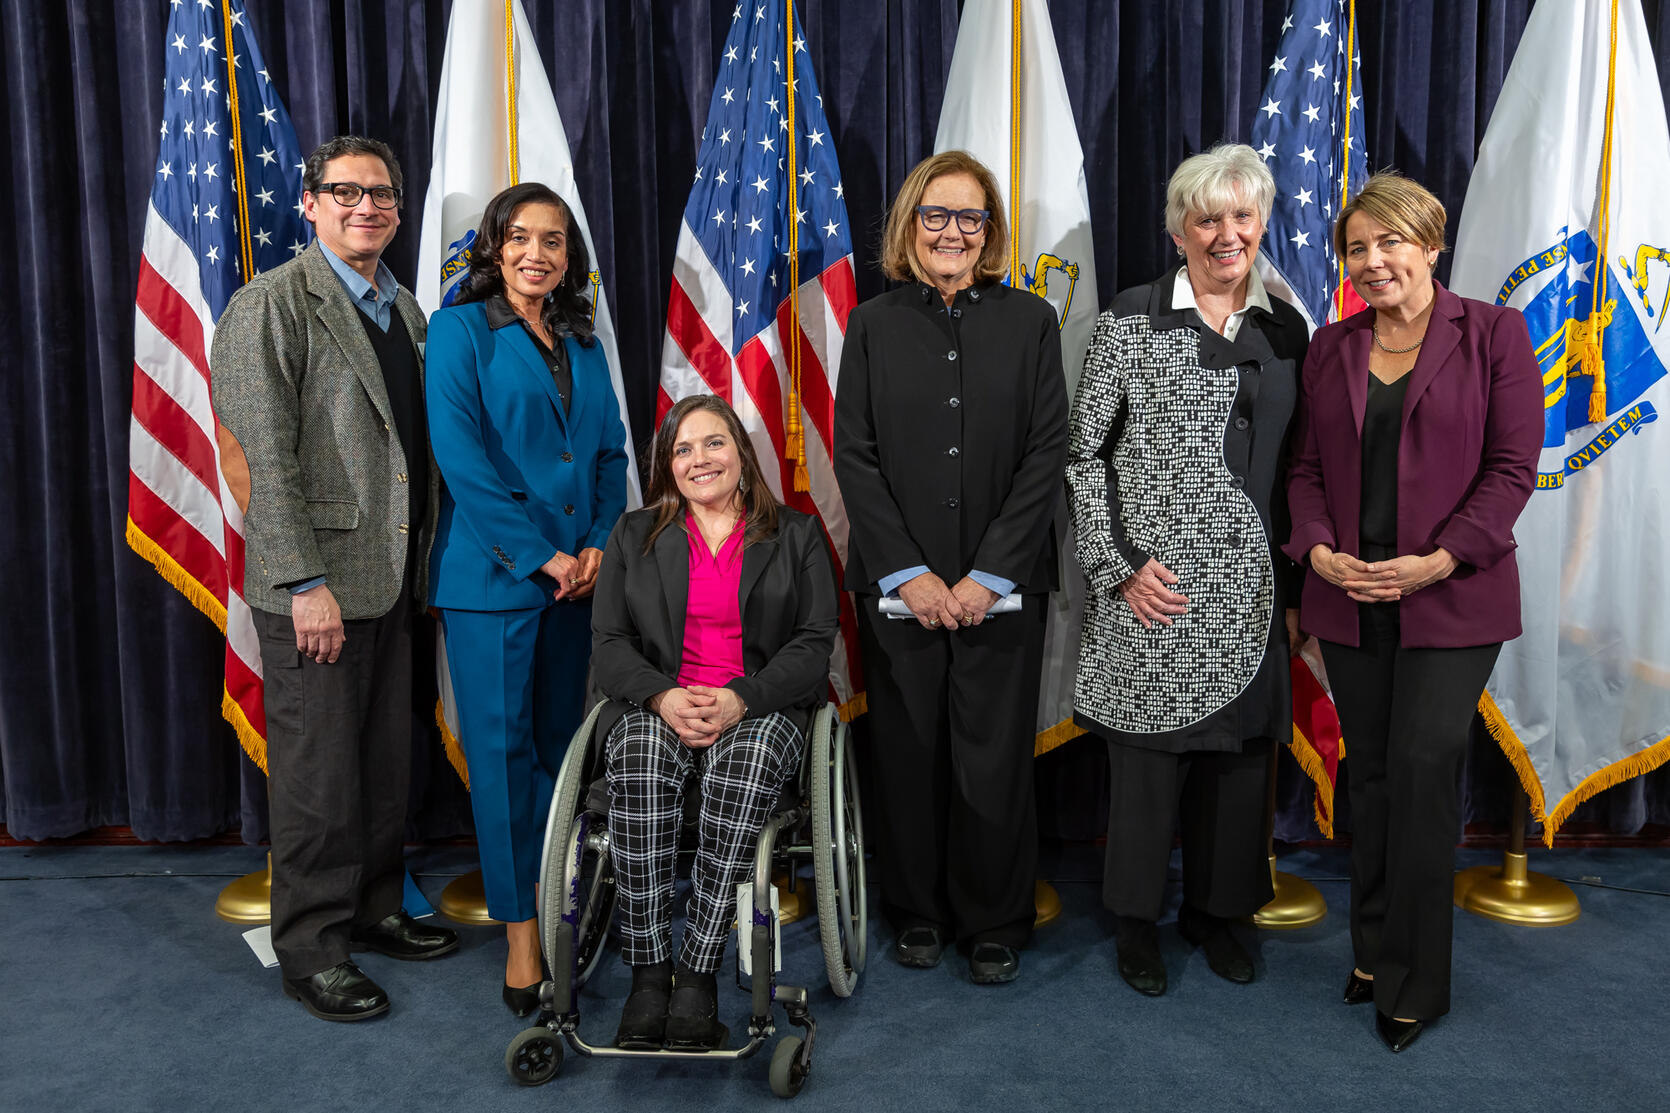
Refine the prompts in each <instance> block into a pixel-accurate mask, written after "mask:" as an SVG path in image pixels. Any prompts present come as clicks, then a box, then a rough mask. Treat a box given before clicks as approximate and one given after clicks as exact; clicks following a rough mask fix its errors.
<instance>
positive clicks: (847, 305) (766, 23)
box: [658, 0, 858, 714]
mask: <svg viewBox="0 0 1670 1113" xmlns="http://www.w3.org/2000/svg"><path fill="white" fill-rule="evenodd" d="M784 8H785V5H784V4H783V3H782V2H781V0H774V2H769V3H760V2H757V0H756V2H753V3H742V4H738V5H737V7H736V10H735V11H734V12H733V13H732V15H731V29H730V33H729V35H727V36H726V39H725V50H724V54H723V55H722V56H721V58H720V62H719V72H718V75H717V77H716V78H715V80H714V87H713V103H712V106H711V107H710V108H709V109H708V116H707V126H706V127H705V128H704V129H703V131H702V144H701V150H700V152H699V153H698V155H697V159H696V180H695V184H694V185H693V186H692V187H691V189H690V201H689V203H688V204H687V205H686V206H685V209H684V224H683V227H682V228H681V229H680V231H679V238H678V251H677V253H676V255H675V257H674V261H673V284H672V293H671V296H670V298H669V302H668V307H667V335H666V340H665V343H664V344H663V346H662V352H663V354H662V359H661V396H660V399H659V407H658V416H661V415H664V414H665V413H666V412H667V410H668V408H670V407H671V406H672V404H673V403H674V402H675V401H677V400H678V399H680V398H683V397H685V396H686V395H690V394H700V393H711V394H717V395H720V396H721V397H723V398H724V399H725V400H726V401H728V402H729V403H730V404H731V405H732V406H733V407H734V408H735V409H736V411H737V415H738V416H739V417H740V418H741V419H742V422H743V425H744V427H745V428H746V429H747V430H748V432H749V434H750V436H751V438H752V440H753V442H754V448H755V451H756V452H757V453H758V454H759V457H760V463H761V466H762V467H763V468H764V470H765V474H766V479H767V481H768V482H770V484H771V486H772V490H773V491H775V492H776V493H777V494H778V496H779V497H780V498H782V499H783V501H784V502H786V503H787V504H788V505H790V506H793V507H795V508H797V509H800V510H804V511H806V512H808V513H812V514H816V515H818V517H819V518H820V519H821V520H822V521H823V524H824V528H825V530H826V531H827V533H828V534H829V537H830V540H831V542H832V544H833V546H834V555H835V560H836V565H837V572H839V566H840V564H841V562H842V560H843V559H844V555H845V553H846V548H847V517H846V511H845V510H844V509H843V508H842V505H841V493H840V490H839V489H838V488H837V487H836V485H835V471H834V466H833V464H832V463H831V460H830V449H831V445H832V441H831V426H832V425H833V422H834V414H835V372H836V369H837V367H838V366H839V364H840V361H841V342H842V339H843V338H844V337H845V335H846V328H847V316H848V315H849V314H850V313H851V312H852V308H853V305H854V303H855V302H856V301H857V289H856V287H855V286H854V284H853V269H852V236H851V232H850V230H849V227H848V224H847V207H846V203H845V201H844V200H842V196H843V190H842V186H841V171H840V167H839V166H837V165H836V162H835V146H834V143H833V141H832V140H831V139H830V136H829V122H828V120H827V119H826V118H825V117H824V113H823V102H822V98H821V97H819V96H818V83H817V80H816V78H814V77H813V76H812V64H811V58H810V56H809V55H808V54H807V52H806V40H805V38H804V36H803V35H802V34H801V32H800V29H799V26H798V21H797V25H796V26H795V28H794V29H793V34H792V38H791V35H790V30H789V27H788V21H787V18H786V14H785V11H784ZM796 278H798V287H796V281H795V280H796ZM791 289H792V290H793V293H794V296H793V297H792V298H791ZM796 353H798V359H799V375H798V383H797V382H795V378H796V376H795V375H794V368H793V367H791V364H792V363H793V362H794V358H793V357H794V356H795V354H796ZM791 418H797V419H798V420H791ZM797 435H798V438H803V445H804V470H799V469H800V455H801V452H800V448H801V444H800V443H797V439H798V438H797ZM773 460H776V461H777V467H776V468H773V467H772V461H773ZM797 471H799V474H798V476H797ZM841 607H842V614H841V626H842V631H843V633H844V634H845V635H846V637H845V639H844V641H845V645H844V647H838V648H837V650H836V653H835V658H834V659H833V660H832V661H831V663H830V681H831V683H832V684H833V686H834V689H835V693H836V697H837V699H838V700H839V701H840V702H842V703H843V704H847V703H848V702H849V701H850V700H851V699H852V694H853V678H854V677H855V676H856V675H857V671H858V670H857V662H856V640H855V629H856V627H855V621H854V620H855V616H854V615H853V614H852V611H851V606H850V602H849V601H848V600H847V599H846V597H845V596H844V595H843V596H842V604H841ZM853 710H856V708H851V709H849V714H850V713H851V711H853Z"/></svg>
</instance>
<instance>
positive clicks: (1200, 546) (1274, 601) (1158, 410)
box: [1067, 271, 1306, 748]
mask: <svg viewBox="0 0 1670 1113" xmlns="http://www.w3.org/2000/svg"><path fill="white" fill-rule="evenodd" d="M1175 274H1176V272H1175V271H1174V272H1172V273H1170V274H1167V275H1166V276H1164V277H1163V278H1161V279H1160V280H1159V281H1157V282H1153V283H1150V284H1148V285H1146V286H1138V287H1133V288H1132V289H1129V290H1126V291H1124V292H1122V293H1121V294H1119V296H1118V297H1116V298H1115V299H1114V301H1113V304H1112V305H1111V306H1110V307H1109V309H1108V310H1107V311H1106V312H1104V313H1103V314H1102V315H1101V317H1100V318H1099V319H1098V320H1097V322H1096V330H1095V332H1094V334H1093V335H1092V336H1091V340H1090V349H1089V352H1088V353H1087V355H1086V357H1085V361H1084V372H1083V374H1082V375H1081V376H1080V378H1079V383H1078V391H1077V394H1076V396H1075V398H1074V402H1073V411H1072V418H1071V421H1070V424H1069V428H1068V442H1067V502H1068V507H1069V509H1070V510H1071V512H1072V519H1073V525H1074V536H1075V539H1076V541H1077V545H1078V559H1079V564H1080V566H1081V567H1082V568H1083V569H1084V573H1085V576H1086V577H1087V578H1088V579H1089V581H1090V587H1091V591H1090V592H1089V594H1088V596H1087V598H1086V601H1085V614H1084V623H1083V626H1082V628H1081V634H1080V648H1079V671H1078V676H1077V679H1076V682H1075V684H1074V690H1073V708H1074V712H1075V716H1076V717H1077V718H1079V719H1081V720H1086V721H1087V725H1089V724H1093V725H1095V726H1097V727H1101V728H1107V729H1111V730H1114V731H1118V732H1122V733H1126V734H1132V735H1157V734H1163V733H1167V732H1175V731H1181V730H1183V729H1184V728H1188V727H1193V726H1196V725H1197V724H1201V723H1202V721H1203V720H1205V719H1206V718H1207V717H1208V716H1211V715H1213V714H1214V713H1216V712H1218V711H1219V710H1221V709H1223V708H1226V707H1228V706H1230V705H1231V703H1232V702H1233V701H1236V700H1237V699H1238V698H1239V697H1241V696H1242V694H1243V693H1248V694H1249V696H1250V697H1255V698H1258V699H1261V700H1262V699H1266V698H1268V699H1269V700H1273V701H1274V702H1275V703H1278V704H1279V703H1280V702H1281V701H1282V700H1285V698H1286V696H1285V679H1286V672H1285V666H1286V654H1285V652H1284V650H1285V642H1286V635H1285V631H1284V628H1283V624H1282V623H1281V622H1280V621H1278V619H1279V617H1280V608H1281V606H1282V604H1283V603H1284V602H1285V599H1286V594H1287V592H1286V589H1287V588H1288V586H1289V585H1291V584H1294V583H1295V582H1296V580H1297V569H1295V568H1293V566H1292V565H1291V564H1290V563H1289V562H1288V561H1287V560H1286V559H1285V558H1282V557H1281V556H1280V554H1279V553H1278V552H1277V550H1276V545H1277V544H1278V543H1279V542H1280V541H1281V540H1282V539H1284V538H1285V537H1286V533H1287V529H1286V524H1287V522H1286V518H1287V515H1286V507H1285V501H1286V500H1285V497H1284V490H1283V478H1284V477H1283V475H1282V474H1281V473H1282V468H1283V466H1284V464H1285V460H1286V456H1287V448H1288V440H1287V438H1288V428H1289V425H1290V423H1291V421H1292V417H1293V411H1294V407H1295V404H1296V402H1297V395H1298V383H1299V368H1300V365H1301V363H1302V361H1303V359H1304V353H1305V346H1306V335H1305V325H1304V321H1303V320H1302V319H1301V318H1300V316H1299V314H1298V312H1297V311H1295V310H1294V309H1293V308H1292V307H1291V306H1289V305H1288V304H1287V303H1286V302H1283V301H1281V300H1280V299H1272V300H1271V310H1270V311H1265V310H1264V309H1262V308H1256V307H1255V308H1252V309H1249V310H1248V312H1247V316H1246V318H1245V320H1244V321H1243V322H1242V324H1241V328H1240V331H1239V332H1238V333H1237V334H1236V338H1235V339H1234V340H1233V341H1231V340H1227V339H1225V338H1224V337H1222V336H1220V335H1218V334H1217V333H1216V332H1213V331H1212V330H1211V329H1210V328H1208V327H1206V325H1205V324H1204V322H1202V321H1201V319H1200V316H1199V314H1198V313H1197V312H1196V311H1195V310H1193V309H1174V308H1172V305H1171V292H1172V288H1173V284H1174V280H1175ZM1150 557H1155V558H1158V559H1159V560H1160V562H1161V563H1163V564H1165V565H1166V566H1167V567H1168V568H1170V569H1171V570H1172V571H1173V572H1175V573H1177V576H1178V578H1179V580H1180V590H1181V591H1182V593H1183V594H1185V595H1187V596H1188V597H1189V607H1188V612H1187V613H1186V614H1184V615H1182V616H1180V617H1179V618H1178V619H1177V620H1176V621H1175V622H1173V624H1172V625H1170V626H1166V625H1163V624H1160V623H1155V624H1154V625H1153V626H1152V627H1144V626H1143V625H1142V624H1141V623H1140V622H1139V621H1138V620H1137V618H1136V616H1135V615H1133V614H1132V613H1131V610H1130V608H1129V607H1128V606H1127V605H1126V603H1125V601H1124V598H1123V597H1122V596H1121V595H1120V593H1119V585H1120V583H1121V582H1123V581H1124V580H1125V579H1127V578H1128V577H1129V576H1131V575H1132V574H1133V573H1135V572H1136V571H1138V570H1139V569H1140V568H1141V567H1142V566H1143V565H1144V564H1146V563H1147V561H1148V559H1149V558H1150ZM1271 654H1274V657H1275V658H1276V660H1275V665H1274V667H1273V668H1266V666H1265V661H1266V658H1267V657H1268V656H1270V655H1271ZM1261 670H1262V671H1263V675H1266V676H1270V677H1274V678H1275V681H1276V686H1277V687H1279V688H1281V689H1282V691H1283V694H1281V695H1279V696H1277V695H1274V694H1272V692H1270V691H1265V690H1264V686H1259V687H1256V688H1255V687H1254V680H1255V678H1257V677H1258V676H1260V675H1261ZM1258 710H1259V711H1260V712H1261V713H1262V712H1263V711H1268V710H1270V709H1269V708H1263V707H1262V706H1261V708H1259V709H1258ZM1276 710H1277V711H1278V712H1279V713H1280V714H1285V709H1282V708H1278V709H1276ZM1236 740H1237V741H1238V740H1239V738H1237V739H1236ZM1179 744H1182V742H1181V740H1179ZM1157 748H1171V747H1170V746H1169V744H1168V745H1166V746H1162V747H1157ZM1191 748H1200V747H1191ZM1208 748H1209V747H1208Z"/></svg>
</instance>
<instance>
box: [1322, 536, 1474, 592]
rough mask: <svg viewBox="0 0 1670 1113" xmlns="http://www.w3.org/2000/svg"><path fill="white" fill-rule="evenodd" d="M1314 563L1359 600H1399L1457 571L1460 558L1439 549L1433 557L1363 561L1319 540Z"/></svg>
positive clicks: (1329, 580) (1326, 575) (1326, 577)
mask: <svg viewBox="0 0 1670 1113" xmlns="http://www.w3.org/2000/svg"><path fill="white" fill-rule="evenodd" d="M1310 566H1311V567H1312V568H1313V569H1315V570H1316V574H1317V575H1318V576H1321V577H1322V578H1323V579H1324V580H1327V581H1328V582H1329V583H1331V584H1333V585H1334V586H1335V587H1337V588H1341V589H1343V590H1344V591H1345V593H1346V595H1348V596H1349V597H1350V598H1351V599H1352V600H1354V601H1356V602H1358V603H1395V602H1397V601H1398V600H1399V599H1402V598H1403V597H1404V596H1406V595H1409V594H1411V593H1413V592H1416V591H1419V590H1420V589H1421V588H1423V587H1426V586H1427V585H1428V584H1432V583H1436V582H1438V581H1439V580H1442V579H1444V578H1445V577H1447V576H1448V575H1449V574H1450V573H1452V572H1454V571H1455V568H1456V559H1455V557H1453V556H1451V555H1450V554H1449V551H1448V550H1446V549H1436V550H1434V551H1433V553H1432V554H1431V555H1430V556H1400V557H1393V558H1392V559H1391V560H1375V561H1362V560H1358V559H1357V558H1356V557H1354V556H1352V555H1351V554H1350V553H1336V552H1335V551H1334V550H1333V549H1332V548H1330V547H1329V546H1327V545H1324V544H1320V543H1318V544H1316V545H1312V546H1311V550H1310Z"/></svg>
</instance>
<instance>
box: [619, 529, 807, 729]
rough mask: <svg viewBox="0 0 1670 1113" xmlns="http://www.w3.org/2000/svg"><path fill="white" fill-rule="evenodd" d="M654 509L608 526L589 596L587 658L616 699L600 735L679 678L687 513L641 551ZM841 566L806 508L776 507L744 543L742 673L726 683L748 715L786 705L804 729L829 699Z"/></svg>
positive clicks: (686, 587)
mask: <svg viewBox="0 0 1670 1113" xmlns="http://www.w3.org/2000/svg"><path fill="white" fill-rule="evenodd" d="M654 522H655V511H654V509H653V508H645V509H642V510H634V511H632V512H631V513H629V514H626V515H624V516H623V517H622V518H621V520H620V522H619V523H617V524H616V526H615V529H614V532H613V533H611V534H610V535H609V545H608V547H607V548H606V549H604V550H603V564H602V567H601V568H599V570H598V573H597V593H596V598H595V600H594V602H593V604H592V620H591V627H592V653H591V664H592V671H593V675H594V676H595V677H596V680H597V686H598V687H599V688H601V689H602V691H603V694H604V695H605V696H606V697H608V698H609V699H610V700H611V701H612V706H610V707H608V708H606V709H605V710H604V711H603V714H602V715H601V716H599V719H598V724H597V729H598V732H599V735H600V736H602V735H606V734H607V733H608V731H609V728H610V727H612V726H614V725H615V722H616V721H617V720H619V718H620V717H621V716H622V715H624V714H625V713H626V712H627V711H628V710H629V709H630V708H632V707H641V706H643V703H644V701H645V700H647V699H649V698H650V697H651V696H653V695H655V694H656V693H657V692H664V691H666V690H667V689H668V688H676V687H678V670H679V665H680V663H681V662H682V661H683V659H684V618H685V612H686V608H687V605H688V601H689V592H690V543H689V539H688V538H687V537H686V535H685V532H684V523H683V521H682V520H680V521H677V522H674V523H673V524H672V525H669V526H668V527H667V528H666V529H664V530H662V531H661V535H660V536H659V537H657V538H656V539H655V547H654V548H653V549H652V550H651V551H650V552H649V554H648V555H646V554H645V553H644V538H646V537H648V536H649V531H650V527H651V526H652V525H653V524H654ZM835 595H836V591H835V569H834V566H833V565H832V564H831V563H830V559H829V546H828V543H827V542H826V541H825V540H824V535H823V530H822V528H821V527H820V526H819V525H818V523H817V521H816V520H815V519H813V518H812V517H810V516H809V515H806V514H803V513H801V512H800V511H798V510H792V509H790V508H788V507H786V506H784V507H778V509H777V536H775V537H770V538H767V539H766V540H764V541H761V542H759V543H757V544H753V545H749V546H748V547H747V548H745V549H744V550H743V552H742V584H741V589H740V599H741V603H742V662H743V667H744V670H745V674H744V675H743V676H739V677H737V678H736V679H735V680H732V681H731V682H730V683H729V684H727V685H725V687H727V688H730V689H731V690H732V691H734V692H736V694H737V695H739V696H741V697H742V701H743V702H744V703H745V704H747V705H748V717H749V718H758V717H760V716H763V715H769V714H771V713H772V712H774V711H781V712H783V713H784V714H785V715H787V716H788V717H789V718H790V719H792V720H793V721H794V723H795V725H796V726H798V727H799V728H800V732H801V734H802V735H804V734H806V732H807V729H808V725H809V724H810V722H811V719H812V713H813V712H814V711H816V710H817V709H818V708H820V707H822V706H823V705H824V703H825V702H826V701H827V700H828V698H829V655H830V653H831V652H833V651H834V648H835V635H836V632H837V630H838V629H839V619H838V618H837V615H836V609H835V607H836V601H835Z"/></svg>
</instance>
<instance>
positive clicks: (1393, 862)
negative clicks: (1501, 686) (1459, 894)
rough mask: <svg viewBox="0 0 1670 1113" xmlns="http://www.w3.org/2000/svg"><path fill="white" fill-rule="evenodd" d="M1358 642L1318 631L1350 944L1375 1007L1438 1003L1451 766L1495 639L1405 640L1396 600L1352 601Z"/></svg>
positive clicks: (1392, 1010)
mask: <svg viewBox="0 0 1670 1113" xmlns="http://www.w3.org/2000/svg"><path fill="white" fill-rule="evenodd" d="M1359 614H1360V619H1359V623H1360V625H1359V628H1360V630H1361V632H1362V635H1361V638H1360V641H1361V642H1362V645H1361V647H1356V648H1354V647H1352V646H1347V645H1336V644H1335V643H1333V642H1323V643H1322V659H1323V662H1324V663H1325V664H1326V665H1327V666H1328V680H1329V682H1330V683H1331V684H1332V685H1333V689H1334V703H1335V704H1336V705H1337V706H1338V708H1339V720H1340V734H1341V736H1342V737H1343V738H1344V740H1345V747H1346V750H1345V752H1346V762H1345V768H1346V773H1347V784H1348V786H1349V791H1350V793H1351V946H1352V950H1353V952H1354V953H1355V955H1356V961H1357V968H1358V969H1359V970H1361V971H1363V973H1365V974H1372V975H1374V1004H1375V1007H1376V1008H1378V1009H1379V1010H1380V1011H1381V1012H1383V1013H1385V1014H1386V1015H1387V1016H1396V1017H1403V1018H1407V1019H1412V1020H1430V1019H1432V1018H1433V1017H1438V1016H1442V1015H1444V1014H1445V1013H1447V1012H1449V1011H1450V936H1451V930H1452V927H1453V922H1452V921H1453V917H1454V912H1453V909H1452V900H1453V888H1454V872H1455V844H1456V840H1457V838H1458V837H1459V835H1460V832H1461V768H1462V763H1463V762H1464V761H1465V760H1466V756H1467V737H1468V730H1469V728H1470V727H1471V725H1472V721H1473V712H1474V708H1476V707H1477V706H1478V702H1479V693H1480V692H1482V691H1484V685H1485V681H1487V680H1489V679H1490V670H1491V669H1492V668H1493V667H1495V664H1496V655H1497V654H1498V653H1499V652H1500V651H1501V649H1502V647H1501V645H1500V643H1498V644H1495V645H1480V646H1470V647H1468V648H1465V649H1406V648H1404V647H1403V646H1402V645H1401V644H1399V643H1400V636H1399V635H1400V632H1399V624H1398V611H1397V607H1396V606H1395V605H1392V604H1362V605H1361V606H1360V608H1359Z"/></svg>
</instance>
